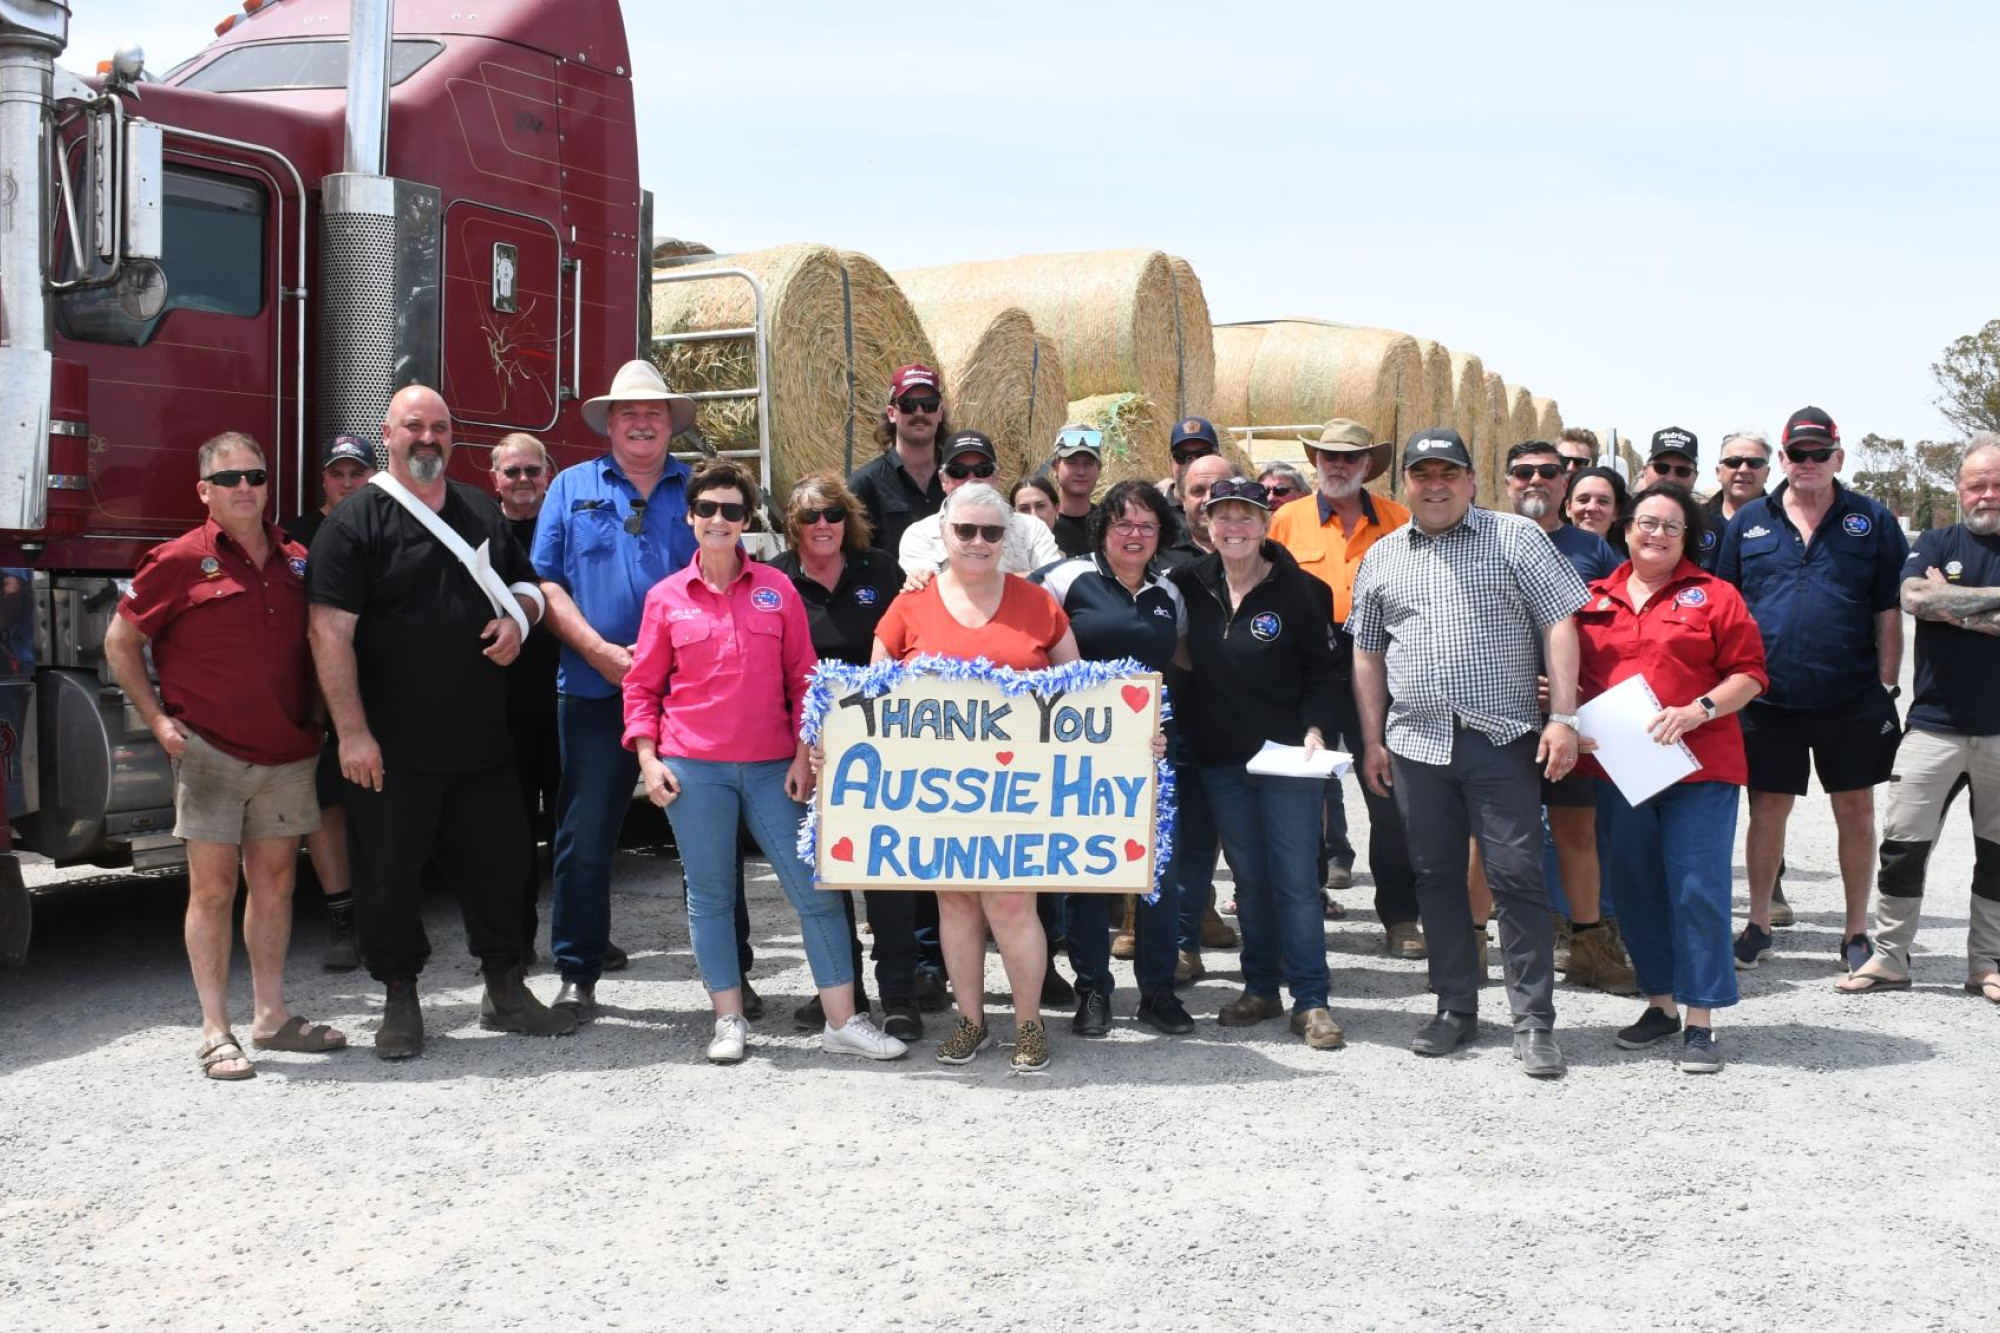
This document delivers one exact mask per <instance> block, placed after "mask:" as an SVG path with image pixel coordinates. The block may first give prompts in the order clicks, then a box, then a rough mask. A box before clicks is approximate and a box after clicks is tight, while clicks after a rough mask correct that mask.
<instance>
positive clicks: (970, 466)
mask: <svg viewBox="0 0 2000 1333" xmlns="http://www.w3.org/2000/svg"><path fill="white" fill-rule="evenodd" d="M999 470H1000V469H999V468H998V467H996V466H994V465H993V464H991V463H946V464H945V465H944V474H945V475H946V476H947V477H950V478H951V479H952V480H953V481H964V480H965V479H966V478H967V477H978V478H980V479H981V480H984V479H985V478H987V477H990V476H992V475H993V474H994V473H995V472H998V471H999Z"/></svg>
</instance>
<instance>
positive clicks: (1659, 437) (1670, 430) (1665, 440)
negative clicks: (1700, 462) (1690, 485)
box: [1646, 426, 1701, 463]
mask: <svg viewBox="0 0 2000 1333" xmlns="http://www.w3.org/2000/svg"><path fill="white" fill-rule="evenodd" d="M1696 446H1697V441H1696V440H1695V438H1694V432H1693V431H1691V430H1682V429H1681V428H1680V427H1679V426H1668V427H1667V428H1666V429H1664V430H1656V431H1654V432H1653V449H1652V452H1651V453H1648V454H1647V455H1646V461H1647V462H1648V463H1650V462H1652V461H1653V460H1654V459H1656V458H1658V457H1659V456H1660V455H1662V454H1679V455H1681V457H1683V458H1685V459H1687V461H1688V462H1690V463H1692V462H1694V461H1695V460H1696V459H1698V458H1699V457H1701V455H1700V454H1697V453H1696V452H1695V448H1696Z"/></svg>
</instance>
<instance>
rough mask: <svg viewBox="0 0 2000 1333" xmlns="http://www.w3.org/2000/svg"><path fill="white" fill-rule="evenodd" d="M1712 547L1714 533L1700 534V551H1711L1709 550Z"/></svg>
mask: <svg viewBox="0 0 2000 1333" xmlns="http://www.w3.org/2000/svg"><path fill="white" fill-rule="evenodd" d="M1714 545H1715V534H1714V533H1712V532H1704V533H1702V534H1701V549H1702V550H1704V551H1706V550H1709V549H1711V548H1712V547H1713V546H1714Z"/></svg>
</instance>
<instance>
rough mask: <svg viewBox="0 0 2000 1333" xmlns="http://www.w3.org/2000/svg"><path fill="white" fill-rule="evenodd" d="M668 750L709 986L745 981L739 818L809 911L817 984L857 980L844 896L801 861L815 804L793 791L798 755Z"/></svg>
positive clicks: (809, 953)
mask: <svg viewBox="0 0 2000 1333" xmlns="http://www.w3.org/2000/svg"><path fill="white" fill-rule="evenodd" d="M661 758H662V760H663V761H664V762H665V763H666V765H667V769H668V771H669V772H671V773H672V774H673V775H674V781H675V782H677V783H678V784H679V785H680V789H681V791H680V795H679V796H677V797H675V798H674V802H673V804H672V805H669V806H668V807H667V822H668V823H669V824H671V825H673V829H674V842H675V843H676V844H677V845H678V846H679V847H680V853H681V869H682V871H683V873H684V874H685V876H686V879H687V904H688V937H689V939H690V941H691V942H692V943H693V945H694V961H695V966H697V967H699V968H700V969H701V980H702V984H703V985H704V986H706V987H707V988H708V989H709V990H710V991H725V990H734V989H736V987H737V986H739V985H741V984H742V981H743V973H742V969H741V968H740V967H739V966H738V963H737V954H736V922H735V908H736V904H735V896H736V890H735V884H734V880H735V868H736V864H737V860H736V830H737V827H738V825H739V824H748V825H749V826H750V835H751V836H752V837H754V838H756V840H757V845H758V846H759V847H761V848H763V849H764V855H765V856H766V857H768V858H769V859H770V862H771V868H772V869H773V870H775V871H777V873H778V884H779V885H780V887H782V888H783V889H784V891H785V897H786V898H788V899H790V900H791V904H792V907H793V908H794V909H795V910H796V911H797V912H798V914H799V928H800V932H801V933H802V934H803V935H804V937H805V945H806V962H807V964H808V965H810V967H811V968H812V977H813V985H815V986H817V987H819V988H820V989H822V990H824V989H825V988H827V987H829V986H846V985H851V984H852V983H853V981H854V956H853V953H852V944H851V940H850V937H849V935H848V932H847V918H846V915H845V914H844V913H843V912H842V911H841V906H840V895H839V894H837V893H826V892H822V891H821V890H819V889H816V888H814V887H813V882H812V867H811V866H809V865H807V864H806V863H805V862H804V861H802V860H800V859H799V853H798V836H799V821H800V820H802V819H804V818H805V813H806V808H805V807H804V806H803V805H801V804H799V803H798V802H797V801H794V800H793V799H792V798H791V797H789V796H787V795H785V773H786V771H787V770H788V769H790V768H791V761H789V760H786V759H771V760H766V761H764V762H762V763H755V764H731V763H721V762H717V761H714V760H706V759H682V758H679V757H677V756H674V755H662V756H661Z"/></svg>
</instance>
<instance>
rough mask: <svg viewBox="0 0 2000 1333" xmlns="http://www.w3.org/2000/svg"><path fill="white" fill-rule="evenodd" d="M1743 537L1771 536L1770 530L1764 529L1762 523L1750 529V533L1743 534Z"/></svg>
mask: <svg viewBox="0 0 2000 1333" xmlns="http://www.w3.org/2000/svg"><path fill="white" fill-rule="evenodd" d="M1743 535H1744V536H1745V537H1768V536H1770V535H1771V530H1770V529H1769V528H1767V527H1765V526H1764V525H1763V524H1762V523H1759V524H1758V525H1757V526H1756V527H1754V528H1752V529H1750V531H1748V532H1746V533H1744V534H1743Z"/></svg>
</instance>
